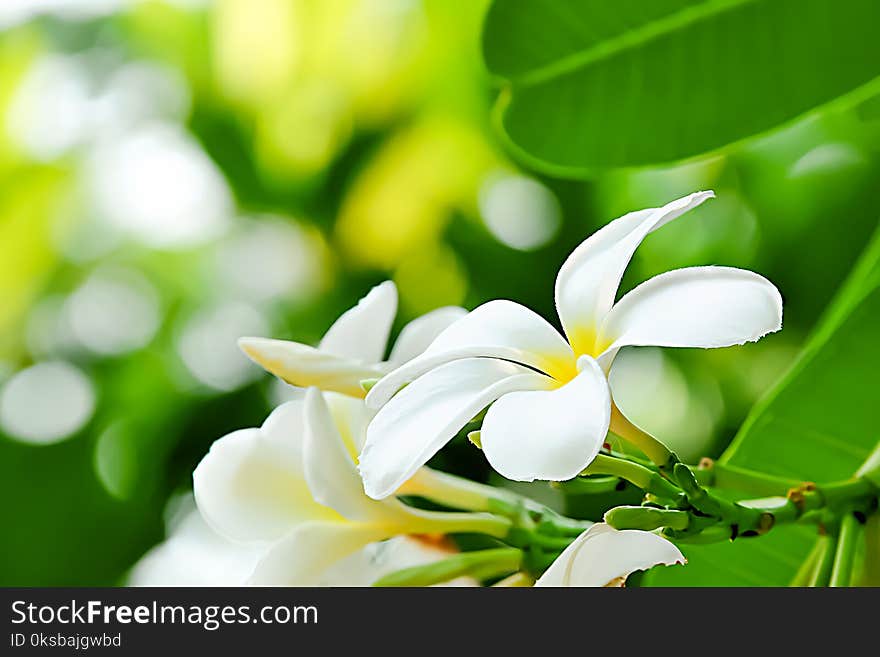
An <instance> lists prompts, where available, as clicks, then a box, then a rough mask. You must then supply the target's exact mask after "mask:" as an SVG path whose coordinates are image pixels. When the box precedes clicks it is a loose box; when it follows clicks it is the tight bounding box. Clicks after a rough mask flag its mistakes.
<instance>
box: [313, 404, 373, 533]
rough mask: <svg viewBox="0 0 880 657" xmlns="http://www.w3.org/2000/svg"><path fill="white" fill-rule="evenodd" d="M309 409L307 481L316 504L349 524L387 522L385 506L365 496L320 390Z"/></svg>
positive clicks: (352, 462) (359, 479)
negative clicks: (366, 521) (355, 522)
mask: <svg viewBox="0 0 880 657" xmlns="http://www.w3.org/2000/svg"><path fill="white" fill-rule="evenodd" d="M361 403H363V402H361ZM305 407H306V408H305V426H306V430H305V445H304V450H303V454H304V460H305V477H306V481H307V482H308V485H309V490H311V492H312V496H313V497H314V498H315V501H316V502H319V503H320V504H323V505H324V506H327V507H330V508H331V509H334V510H336V511H338V512H339V513H340V514H342V515H343V516H345V517H346V518H348V519H349V520H377V519H384V518H385V517H386V514H385V513H384V505H383V504H382V503H381V502H377V501H376V500H371V499H370V498H368V497H367V496H366V495H365V494H364V486H363V483H362V482H361V478H360V476H359V475H358V472H357V468H356V467H355V464H354V461H353V460H352V457H351V455H350V453H349V451H348V448H347V447H346V445H345V442H344V440H343V438H342V436H341V435H340V433H339V430H338V429H337V427H336V425H335V424H334V421H333V418H332V417H331V416H330V411H329V409H328V408H327V404H326V403H325V402H324V399H323V396H322V395H321V393H320V392H319V391H318V390H317V388H310V389H309V391H308V392H307V393H306V400H305Z"/></svg>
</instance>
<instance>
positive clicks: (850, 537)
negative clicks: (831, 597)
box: [828, 513, 862, 587]
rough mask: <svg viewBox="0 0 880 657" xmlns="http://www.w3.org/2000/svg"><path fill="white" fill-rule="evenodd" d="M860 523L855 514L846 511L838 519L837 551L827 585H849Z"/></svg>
mask: <svg viewBox="0 0 880 657" xmlns="http://www.w3.org/2000/svg"><path fill="white" fill-rule="evenodd" d="M861 529H862V526H861V523H859V521H858V519H857V518H856V516H855V514H853V513H847V514H846V515H845V516H843V518H842V519H841V521H840V534H838V536H837V552H836V554H835V555H834V565H833V567H832V568H831V578H830V579H829V581H828V586H834V587H841V586H849V585H850V582H851V580H852V570H853V561H854V559H855V553H856V547H857V545H858V541H859V538H860V537H861V533H862V532H861Z"/></svg>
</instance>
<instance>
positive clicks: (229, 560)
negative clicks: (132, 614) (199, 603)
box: [128, 498, 265, 586]
mask: <svg viewBox="0 0 880 657" xmlns="http://www.w3.org/2000/svg"><path fill="white" fill-rule="evenodd" d="M179 506H180V507H181V508H178V509H177V512H176V513H175V514H173V515H174V516H176V517H174V518H172V520H171V522H169V523H168V528H167V532H168V538H166V539H165V540H164V541H163V542H162V543H160V544H159V545H157V546H156V547H154V548H153V549H152V550H150V551H149V552H147V553H146V554H145V555H144V556H143V557H141V559H140V561H138V562H137V563H136V564H135V565H134V567H133V568H132V570H131V572H130V573H129V576H128V584H129V585H130V586H241V585H242V584H244V582H245V581H246V580H247V577H248V575H250V574H251V572H252V571H253V569H254V566H255V565H256V563H257V560H258V559H259V557H260V555H261V554H262V553H263V552H264V551H265V548H263V547H261V546H253V545H242V544H238V543H233V542H232V541H228V540H226V539H225V538H223V537H222V536H220V535H219V534H217V532H215V531H214V530H213V529H211V528H210V527H209V526H208V525H207V524H206V523H205V521H204V519H203V518H202V516H201V515H200V514H199V511H198V509H196V506H195V503H194V501H193V500H192V498H187V499H186V500H184V501H183V503H182V504H180V505H179Z"/></svg>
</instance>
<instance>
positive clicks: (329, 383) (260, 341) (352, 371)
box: [238, 338, 382, 397]
mask: <svg viewBox="0 0 880 657" xmlns="http://www.w3.org/2000/svg"><path fill="white" fill-rule="evenodd" d="M238 346H239V347H241V350H242V351H244V353H245V354H247V356H248V357H249V358H250V359H251V360H253V361H254V362H256V363H257V364H259V365H261V366H262V367H263V368H265V369H266V370H268V371H269V372H271V373H272V374H274V375H275V376H277V377H279V378H281V379H284V380H285V381H287V383H290V384H291V385H295V386H301V387H304V388H305V387H308V386H315V387H316V388H320V389H321V390H332V391H334V392H341V393H342V394H344V395H351V396H353V397H363V396H364V391H363V389H362V388H361V385H360V382H361V381H363V380H364V379H373V378H376V377H378V376H381V374H382V372H381V370H380V369H379V368H378V367H376V366H375V365H369V364H364V363H361V362H358V361H355V360H351V359H348V358H342V357H340V356H334V355H333V354H330V353H327V352H325V351H321V350H319V349H315V348H314V347H310V346H308V345H305V344H300V343H298V342H288V341H286V340H272V339H270V338H241V339H240V340H239V341H238Z"/></svg>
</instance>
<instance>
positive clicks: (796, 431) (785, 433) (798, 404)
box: [646, 231, 880, 586]
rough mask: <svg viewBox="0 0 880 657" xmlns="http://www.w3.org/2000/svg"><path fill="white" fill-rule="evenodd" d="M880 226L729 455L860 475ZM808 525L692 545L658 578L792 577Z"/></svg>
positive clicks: (879, 329) (807, 542)
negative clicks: (682, 561)
mask: <svg viewBox="0 0 880 657" xmlns="http://www.w3.org/2000/svg"><path fill="white" fill-rule="evenodd" d="M878 336H880V231H878V232H877V233H876V234H875V236H874V238H873V240H872V241H871V244H870V245H869V246H868V248H867V250H866V251H865V254H864V255H863V256H862V258H861V260H860V261H859V264H858V265H857V266H856V268H855V270H854V271H853V273H852V275H851V276H850V278H849V280H848V281H847V283H846V284H845V285H844V287H843V288H842V289H841V291H840V293H839V294H838V296H837V298H836V299H835V301H834V302H833V304H832V305H831V307H830V308H829V309H828V311H827V312H826V314H825V317H824V318H823V320H822V322H821V324H820V326H819V327H818V329H817V330H816V332H815V333H814V335H813V336H812V337H811V338H810V340H809V341H808V343H807V345H806V347H805V348H804V350H803V352H802V353H801V355H800V356H799V357H798V359H797V361H796V362H795V363H794V365H793V366H792V368H791V369H790V370H789V371H788V373H787V374H786V375H785V376H783V377H782V379H781V380H780V381H779V383H778V384H777V385H776V386H775V387H774V388H773V389H772V390H771V391H770V392H769V394H768V395H767V396H766V397H764V399H763V400H762V401H761V402H760V403H759V404H758V405H756V406H755V408H754V409H753V411H752V413H751V414H750V415H749V417H748V418H747V420H746V422H745V423H744V424H743V426H742V429H741V430H740V432H739V433H738V434H737V436H736V438H735V439H734V441H733V442H732V443H731V445H730V447H729V448H728V449H727V451H726V452H725V453H724V455H723V456H722V457H721V459H720V460H721V461H722V462H725V463H730V464H732V465H738V466H742V467H746V468H750V469H753V470H758V471H761V472H765V473H768V474H774V475H779V476H784V477H787V478H792V479H800V480H804V481H815V482H818V483H821V482H828V481H834V480H840V479H845V478H847V477H849V476H851V475H852V474H853V473H854V472H855V471H856V470H857V469H858V468H859V466H860V465H861V464H862V462H863V461H864V460H865V459H866V458H867V457H868V455H869V454H870V453H871V452H872V451H873V449H874V448H875V446H876V445H877V443H878V441H880V423H878V418H880V411H878V401H880V399H878V391H880V339H878ZM815 537H816V534H815V531H814V530H813V531H810V530H809V529H808V528H805V527H785V528H778V529H775V530H773V531H771V532H770V534H768V535H767V536H765V537H761V538H751V539H741V540H737V541H734V542H733V543H724V544H718V545H712V546H694V547H692V548H690V549H687V548H685V553H686V554H687V556H688V561H689V563H688V566H687V567H686V568H667V569H660V570H655V571H652V572H651V573H650V574H649V575H648V576H647V577H646V581H647V582H648V583H650V584H651V585H660V586H662V585H718V586H720V585H737V584H739V585H758V584H764V585H785V584H787V583H788V582H789V581H791V579H792V577H793V576H794V574H795V572H796V571H797V568H798V565H799V564H800V562H802V561H803V559H804V557H805V556H806V554H807V553H808V552H809V550H810V547H811V546H812V544H813V541H814V540H815Z"/></svg>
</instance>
